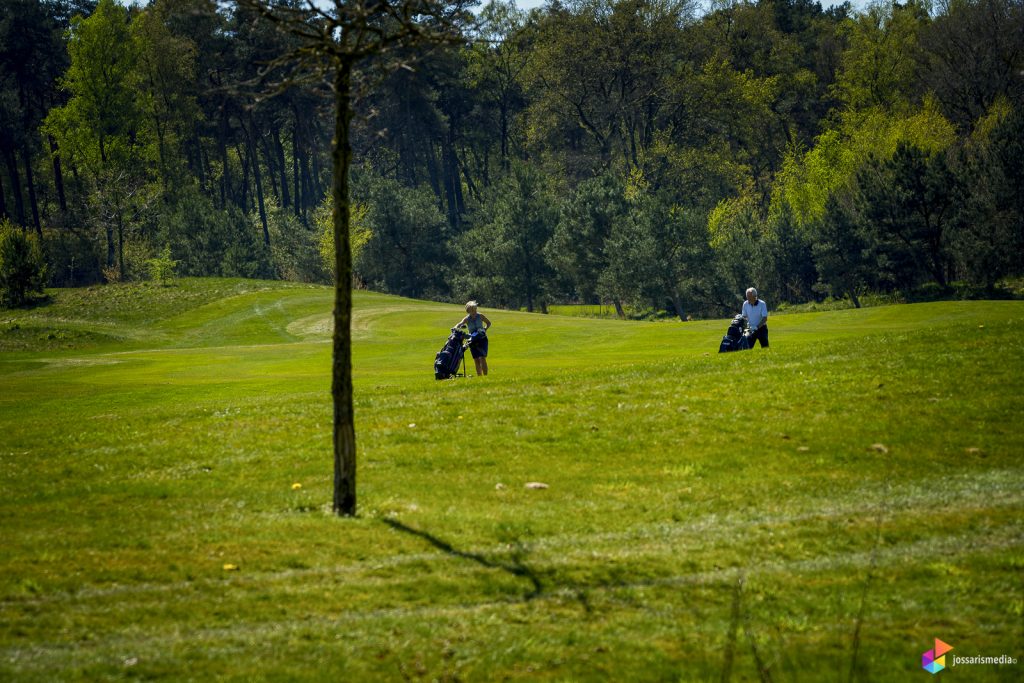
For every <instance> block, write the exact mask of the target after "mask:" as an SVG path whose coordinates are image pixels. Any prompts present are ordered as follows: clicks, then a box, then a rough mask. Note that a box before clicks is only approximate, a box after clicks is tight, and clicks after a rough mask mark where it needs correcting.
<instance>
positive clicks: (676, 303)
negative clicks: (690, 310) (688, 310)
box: [672, 289, 686, 323]
mask: <svg viewBox="0 0 1024 683" xmlns="http://www.w3.org/2000/svg"><path fill="white" fill-rule="evenodd" d="M672 307H673V308H675V309H676V315H678V316H679V319H680V320H682V321H683V322H684V323H685V322H686V314H685V313H684V312H683V300H682V298H681V297H680V296H679V292H678V291H676V290H675V289H673V290H672Z"/></svg>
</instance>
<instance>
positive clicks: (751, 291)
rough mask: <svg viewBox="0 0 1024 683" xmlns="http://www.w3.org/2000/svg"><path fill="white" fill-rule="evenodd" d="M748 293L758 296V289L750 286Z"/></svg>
mask: <svg viewBox="0 0 1024 683" xmlns="http://www.w3.org/2000/svg"><path fill="white" fill-rule="evenodd" d="M747 294H753V295H754V296H755V297H756V296H757V290H756V289H754V288H753V287H748V288H747Z"/></svg>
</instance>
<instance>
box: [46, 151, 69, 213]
mask: <svg viewBox="0 0 1024 683" xmlns="http://www.w3.org/2000/svg"><path fill="white" fill-rule="evenodd" d="M47 138H48V139H49V141H50V157H51V158H52V159H53V184H54V186H56V188H57V201H58V203H59V204H60V210H61V213H67V212H68V200H67V198H66V197H65V196H64V174H63V172H61V167H60V150H59V149H58V148H57V140H56V139H54V137H53V136H52V135H48V136H47Z"/></svg>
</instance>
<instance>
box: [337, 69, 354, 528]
mask: <svg viewBox="0 0 1024 683" xmlns="http://www.w3.org/2000/svg"><path fill="white" fill-rule="evenodd" d="M334 97H335V105H336V107H337V114H336V118H335V130H334V149H333V153H332V157H333V159H332V161H333V166H334V179H333V181H332V185H331V194H332V197H333V199H334V272H335V281H334V359H333V364H332V373H331V379H332V381H331V396H332V398H333V399H334V505H333V509H334V512H335V514H338V515H346V516H353V515H355V514H356V431H355V420H354V417H355V416H354V413H353V407H352V327H351V325H352V254H351V252H350V244H349V235H348V231H349V196H348V194H349V188H348V172H349V166H350V165H351V163H352V143H351V141H350V140H349V127H350V125H351V123H352V64H351V63H350V62H341V63H340V64H338V70H337V73H336V74H335V76H334Z"/></svg>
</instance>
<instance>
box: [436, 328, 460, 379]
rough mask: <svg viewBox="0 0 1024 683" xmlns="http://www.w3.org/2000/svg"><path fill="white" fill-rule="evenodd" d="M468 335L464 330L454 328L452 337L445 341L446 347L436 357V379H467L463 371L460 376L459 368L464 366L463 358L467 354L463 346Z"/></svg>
mask: <svg viewBox="0 0 1024 683" xmlns="http://www.w3.org/2000/svg"><path fill="white" fill-rule="evenodd" d="M465 338H466V333H465V332H463V331H462V330H459V329H455V328H452V333H451V336H449V337H448V340H447V341H445V343H444V346H443V347H441V350H440V351H438V352H437V355H436V356H434V378H435V379H448V378H450V377H459V376H462V377H465V376H466V373H465V371H463V372H462V373H461V375H460V373H459V366H460V365H461V364H462V359H463V356H464V355H465V353H466V350H465V348H464V347H463V345H462V342H463V340H464V339H465Z"/></svg>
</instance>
